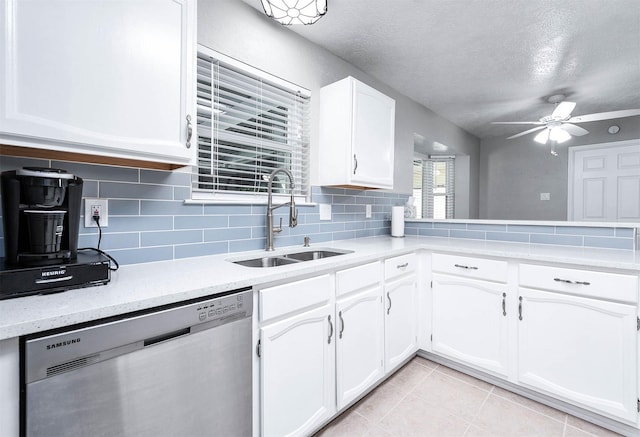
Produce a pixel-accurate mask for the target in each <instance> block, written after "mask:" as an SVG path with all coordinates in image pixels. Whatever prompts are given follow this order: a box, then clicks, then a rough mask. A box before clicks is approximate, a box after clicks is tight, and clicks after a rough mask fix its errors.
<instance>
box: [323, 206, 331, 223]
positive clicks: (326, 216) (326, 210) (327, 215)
mask: <svg viewBox="0 0 640 437" xmlns="http://www.w3.org/2000/svg"><path fill="white" fill-rule="evenodd" d="M320 220H331V204H330V203H321V204H320Z"/></svg>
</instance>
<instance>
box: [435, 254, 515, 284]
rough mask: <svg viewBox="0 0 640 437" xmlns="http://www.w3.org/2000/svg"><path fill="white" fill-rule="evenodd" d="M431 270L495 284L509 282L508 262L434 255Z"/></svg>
mask: <svg viewBox="0 0 640 437" xmlns="http://www.w3.org/2000/svg"><path fill="white" fill-rule="evenodd" d="M431 269H432V270H433V271H435V272H442V273H448V274H450V275H456V276H464V277H467V278H476V279H484V280H486V281H493V282H505V283H506V282H507V262H506V261H498V260H494V259H485V258H473V257H469V256H459V255H445V254H442V253H434V254H433V257H432V258H431Z"/></svg>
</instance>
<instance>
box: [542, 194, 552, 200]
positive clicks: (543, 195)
mask: <svg viewBox="0 0 640 437" xmlns="http://www.w3.org/2000/svg"><path fill="white" fill-rule="evenodd" d="M540 200H551V193H540Z"/></svg>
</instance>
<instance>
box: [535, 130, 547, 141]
mask: <svg viewBox="0 0 640 437" xmlns="http://www.w3.org/2000/svg"><path fill="white" fill-rule="evenodd" d="M548 139H549V129H545V130H543V131H542V132H540V133H539V134H538V135H536V136H535V138H534V139H533V141H535V142H536V143H540V144H547V140H548Z"/></svg>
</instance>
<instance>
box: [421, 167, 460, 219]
mask: <svg viewBox="0 0 640 437" xmlns="http://www.w3.org/2000/svg"><path fill="white" fill-rule="evenodd" d="M413 196H414V199H415V202H416V217H421V218H433V219H452V218H454V214H455V157H446V158H430V159H415V160H414V161H413ZM418 211H419V215H418Z"/></svg>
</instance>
